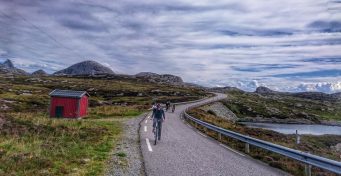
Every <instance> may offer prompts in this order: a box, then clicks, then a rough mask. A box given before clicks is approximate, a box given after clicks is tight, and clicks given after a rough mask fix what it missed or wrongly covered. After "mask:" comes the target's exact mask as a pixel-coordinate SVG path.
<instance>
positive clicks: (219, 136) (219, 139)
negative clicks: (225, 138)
mask: <svg viewBox="0 0 341 176" xmlns="http://www.w3.org/2000/svg"><path fill="white" fill-rule="evenodd" d="M218 141H220V142H221V133H218Z"/></svg>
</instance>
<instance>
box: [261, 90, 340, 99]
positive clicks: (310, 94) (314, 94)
mask: <svg viewBox="0 0 341 176" xmlns="http://www.w3.org/2000/svg"><path fill="white" fill-rule="evenodd" d="M255 93H257V94H261V95H273V96H275V95H279V96H292V97H297V98H305V99H310V100H317V101H332V102H335V101H340V100H341V93H334V94H326V93H322V92H297V93H291V92H277V91H274V90H271V89H269V88H267V87H258V88H257V89H256V91H255Z"/></svg>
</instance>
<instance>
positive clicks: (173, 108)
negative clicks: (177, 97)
mask: <svg viewBox="0 0 341 176" xmlns="http://www.w3.org/2000/svg"><path fill="white" fill-rule="evenodd" d="M174 111H175V104H173V105H172V112H174Z"/></svg>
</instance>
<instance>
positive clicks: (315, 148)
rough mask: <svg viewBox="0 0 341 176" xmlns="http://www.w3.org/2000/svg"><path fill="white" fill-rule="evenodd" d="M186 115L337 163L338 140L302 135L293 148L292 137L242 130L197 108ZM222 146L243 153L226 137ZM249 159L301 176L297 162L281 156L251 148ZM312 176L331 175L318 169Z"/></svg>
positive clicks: (239, 144) (242, 147)
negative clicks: (224, 145) (333, 147)
mask: <svg viewBox="0 0 341 176" xmlns="http://www.w3.org/2000/svg"><path fill="white" fill-rule="evenodd" d="M189 113H190V114H191V115H192V116H193V117H196V118H198V119H200V120H203V121H205V122H208V123H210V124H213V125H216V126H220V127H222V128H225V129H228V130H232V131H236V132H239V133H242V134H245V135H248V136H251V137H255V138H258V139H262V140H265V141H269V142H272V143H276V144H279V145H282V146H286V147H290V148H294V149H298V150H301V151H306V152H310V153H312V154H316V155H319V156H324V157H327V158H330V159H333V160H336V161H341V158H340V152H337V151H336V150H333V149H331V147H332V146H335V145H336V144H338V143H341V136H336V135H323V136H311V135H303V136H301V144H300V145H296V144H295V140H296V138H295V135H284V134H281V133H277V132H274V131H270V130H263V129H256V128H247V127H246V126H243V125H239V124H237V123H232V122H231V121H228V120H225V119H222V118H219V117H217V116H215V115H212V114H210V113H208V112H206V111H203V110H201V109H199V108H196V109H192V110H190V112H189ZM199 130H201V131H203V132H206V133H207V134H208V135H209V136H211V137H213V138H215V139H218V134H216V133H215V132H212V131H210V130H206V131H205V130H204V129H203V128H202V127H199ZM222 142H223V143H225V144H227V145H229V146H230V147H232V148H234V149H237V150H239V151H243V152H244V151H245V144H243V143H242V142H240V141H237V140H234V139H231V138H228V137H223V139H222ZM250 156H252V157H253V158H256V159H259V160H261V161H263V162H265V163H268V164H269V165H270V166H273V167H276V168H279V169H282V170H284V171H287V172H289V173H291V174H293V175H304V165H303V164H300V163H299V162H297V161H294V160H292V159H289V158H286V157H283V156H281V155H278V154H274V153H271V152H268V151H266V150H263V149H260V148H257V147H252V146H251V152H250ZM313 175H319V176H327V175H328V176H329V175H334V174H332V173H328V172H326V171H323V170H321V169H318V168H313Z"/></svg>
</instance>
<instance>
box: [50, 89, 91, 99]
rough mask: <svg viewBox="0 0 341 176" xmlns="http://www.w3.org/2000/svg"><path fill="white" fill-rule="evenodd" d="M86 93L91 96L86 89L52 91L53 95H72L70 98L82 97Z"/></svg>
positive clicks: (51, 94)
mask: <svg viewBox="0 0 341 176" xmlns="http://www.w3.org/2000/svg"><path fill="white" fill-rule="evenodd" d="M84 95H86V96H88V97H90V95H89V94H88V93H87V92H86V91H75V90H59V89H56V90H53V91H52V92H51V93H50V96H51V97H70V98H81V97H83V96H84Z"/></svg>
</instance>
